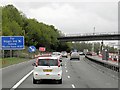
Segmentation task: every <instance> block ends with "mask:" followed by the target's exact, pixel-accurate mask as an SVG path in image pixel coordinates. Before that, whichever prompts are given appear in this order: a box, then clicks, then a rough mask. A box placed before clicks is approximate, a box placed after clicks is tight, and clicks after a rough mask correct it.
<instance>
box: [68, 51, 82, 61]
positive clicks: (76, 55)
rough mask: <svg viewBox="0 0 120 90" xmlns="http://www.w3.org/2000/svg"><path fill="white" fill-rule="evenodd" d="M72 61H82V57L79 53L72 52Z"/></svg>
mask: <svg viewBox="0 0 120 90" xmlns="http://www.w3.org/2000/svg"><path fill="white" fill-rule="evenodd" d="M72 59H78V60H80V55H79V53H78V52H72V53H71V55H70V60H72Z"/></svg>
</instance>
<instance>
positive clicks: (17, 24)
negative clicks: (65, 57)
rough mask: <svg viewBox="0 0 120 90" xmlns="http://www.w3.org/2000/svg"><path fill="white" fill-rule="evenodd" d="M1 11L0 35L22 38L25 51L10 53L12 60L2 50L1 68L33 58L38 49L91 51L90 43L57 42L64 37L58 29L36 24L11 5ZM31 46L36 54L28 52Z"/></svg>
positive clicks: (32, 19) (40, 23)
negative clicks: (34, 48) (35, 49)
mask: <svg viewBox="0 0 120 90" xmlns="http://www.w3.org/2000/svg"><path fill="white" fill-rule="evenodd" d="M1 11H2V18H1V17H0V24H1V23H2V28H1V27H0V34H2V36H24V38H25V49H24V50H20V51H17V50H14V51H12V57H13V58H10V51H9V50H4V55H2V58H3V60H1V59H0V64H1V63H2V64H3V63H4V64H3V67H6V66H8V65H12V64H15V63H20V62H23V61H26V60H28V59H29V58H32V57H34V55H35V54H38V53H40V52H39V51H38V49H39V47H45V48H46V51H47V52H52V51H67V52H70V51H71V49H72V48H76V49H78V50H79V51H83V49H84V48H86V49H89V50H91V47H92V44H91V43H85V42H81V43H75V44H73V43H71V42H69V43H67V42H60V41H58V40H57V38H58V37H60V36H63V35H64V34H63V33H62V32H61V31H60V30H59V29H57V28H56V27H55V26H53V25H48V24H45V23H43V22H38V21H37V20H36V19H35V18H27V16H26V15H25V14H24V13H23V12H21V11H19V10H18V9H17V8H16V7H14V6H13V5H6V6H3V7H0V14H1ZM39 17H40V16H39ZM1 29H2V30H1ZM31 45H33V46H35V47H36V48H37V52H35V53H29V52H28V47H29V46H31ZM99 46H100V43H96V45H95V51H96V52H97V51H98V49H99ZM111 50H113V49H111ZM2 53H3V51H2Z"/></svg>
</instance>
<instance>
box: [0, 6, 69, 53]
mask: <svg viewBox="0 0 120 90" xmlns="http://www.w3.org/2000/svg"><path fill="white" fill-rule="evenodd" d="M0 8H2V35H3V36H24V37H25V45H26V46H30V45H34V46H36V48H37V49H38V48H39V47H41V46H42V47H46V49H47V51H61V50H66V49H69V48H70V47H69V45H68V44H67V43H65V42H64V43H63V42H62V43H61V42H60V41H58V40H57V37H59V36H60V34H61V31H60V30H58V29H56V28H55V27H54V26H53V25H47V24H45V23H43V22H38V21H37V20H36V19H34V18H33V19H31V18H27V17H26V16H25V14H24V13H23V12H21V11H18V9H17V8H16V7H14V6H13V5H7V6H3V7H0Z"/></svg>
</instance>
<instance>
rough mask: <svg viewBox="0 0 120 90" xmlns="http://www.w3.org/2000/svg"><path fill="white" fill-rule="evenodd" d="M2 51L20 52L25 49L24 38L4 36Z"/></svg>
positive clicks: (2, 38)
mask: <svg viewBox="0 0 120 90" xmlns="http://www.w3.org/2000/svg"><path fill="white" fill-rule="evenodd" d="M1 47H2V50H20V49H24V36H2V37H1Z"/></svg>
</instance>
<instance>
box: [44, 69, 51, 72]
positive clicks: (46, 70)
mask: <svg viewBox="0 0 120 90" xmlns="http://www.w3.org/2000/svg"><path fill="white" fill-rule="evenodd" d="M43 72H52V69H43Z"/></svg>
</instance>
